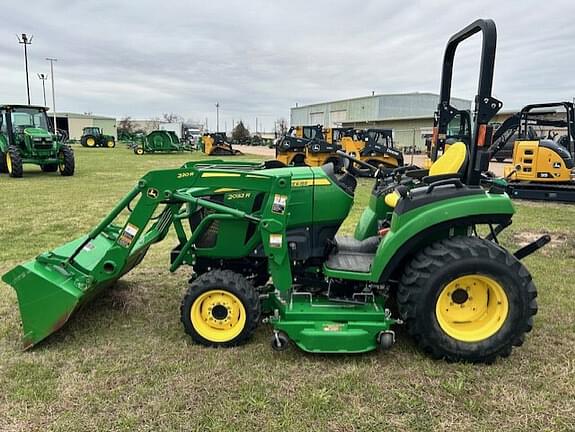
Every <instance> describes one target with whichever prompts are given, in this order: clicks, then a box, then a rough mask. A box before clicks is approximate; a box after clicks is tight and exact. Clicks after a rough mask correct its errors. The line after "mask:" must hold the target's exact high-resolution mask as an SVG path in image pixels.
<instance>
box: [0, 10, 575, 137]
mask: <svg viewBox="0 0 575 432" xmlns="http://www.w3.org/2000/svg"><path fill="white" fill-rule="evenodd" d="M511 3H513V4H511ZM1 13H2V16H3V20H2V26H1V27H0V77H1V80H0V95H1V97H0V99H1V100H0V102H22V103H23V102H25V101H26V87H25V78H24V60H23V52H22V46H21V45H18V41H17V39H16V34H17V33H23V32H26V33H28V34H29V35H34V39H33V42H32V45H31V46H30V47H29V61H30V86H31V93H32V103H36V104H41V103H42V86H41V82H40V80H39V79H38V77H37V73H39V72H43V73H47V72H48V71H49V65H48V63H47V62H46V61H45V60H44V58H45V57H48V56H51V57H57V58H58V59H60V60H59V61H58V63H57V64H56V95H57V100H56V106H57V108H58V111H73V112H93V113H95V114H103V115H114V116H118V117H122V116H126V115H129V116H131V117H133V118H149V117H156V116H160V115H161V113H163V112H176V113H179V114H181V115H182V116H184V117H185V118H187V119H194V120H202V121H203V120H204V119H205V118H206V117H207V118H208V119H209V124H210V126H211V127H213V126H215V116H216V114H215V111H216V109H215V103H216V102H219V103H220V105H221V108H220V113H221V115H220V119H221V120H220V124H221V125H222V128H223V124H224V122H226V123H227V125H228V128H230V127H231V122H232V119H234V120H236V121H237V120H238V119H240V118H242V119H243V120H244V121H245V122H246V123H248V124H249V125H250V127H251V128H252V129H253V127H254V125H255V118H256V117H258V118H259V119H260V121H263V123H264V126H265V127H266V129H268V130H269V129H271V128H272V127H273V122H274V120H275V119H277V118H279V117H285V118H289V108H290V107H292V106H294V105H295V104H296V103H299V104H300V105H302V104H307V103H313V102H321V101H326V100H334V99H341V98H348V97H357V96H363V95H369V94H371V92H372V91H375V92H376V93H401V92H413V91H430V92H438V90H439V78H440V65H441V58H442V56H443V49H444V46H445V42H446V41H447V39H448V38H449V36H450V35H451V34H453V33H454V32H456V31H457V30H459V29H460V28H461V27H463V26H465V25H467V24H468V23H470V22H471V21H473V20H475V19H476V18H480V17H483V18H493V19H494V20H495V22H496V24H497V27H498V35H499V38H498V49H497V59H496V70H495V84H494V95H495V96H496V97H498V98H499V99H501V100H503V102H504V109H511V108H519V107H521V106H523V105H525V104H527V103H534V102H543V101H552V100H562V99H567V100H571V99H572V98H573V97H574V96H575V73H574V70H575V50H574V49H573V45H574V42H575V25H574V22H573V19H574V17H575V2H574V1H572V0H565V1H552V0H547V1H544V2H542V1H541V0H538V1H516V2H511V1H508V2H504V1H501V0H499V1H489V0H483V1H481V2H478V1H474V2H454V1H433V2H432V1H418V2H415V1H388V0H373V1H368V0H362V1H334V0H331V1H309V0H308V1H299V0H289V1H284V0H276V1H272V0H244V1H217V0H212V1H169V0H153V1H151V0H139V1H132V2H128V1H123V2H122V1H111V0H81V1H71V0H41V1H40V0H38V1H31V0H29V1H26V2H23V1H11V2H4V3H3V5H2V12H1ZM474 39H475V40H474V41H469V42H468V43H466V44H465V45H463V46H462V49H461V50H460V51H458V54H457V57H456V71H455V74H454V91H453V93H452V94H453V95H454V96H457V97H464V98H472V97H473V95H474V93H475V90H476V85H477V84H476V80H477V64H478V59H479V56H478V49H479V43H478V42H479V38H474ZM47 91H48V98H49V99H50V92H49V89H47ZM49 105H51V104H50V103H49Z"/></svg>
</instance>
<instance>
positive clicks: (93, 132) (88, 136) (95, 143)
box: [80, 126, 116, 148]
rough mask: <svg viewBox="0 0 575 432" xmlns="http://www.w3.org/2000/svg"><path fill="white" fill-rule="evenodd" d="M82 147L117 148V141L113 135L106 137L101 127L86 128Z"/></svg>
mask: <svg viewBox="0 0 575 432" xmlns="http://www.w3.org/2000/svg"><path fill="white" fill-rule="evenodd" d="M80 144H82V147H107V148H114V147H116V139H115V138H114V137H113V136H112V135H104V133H103V131H102V129H100V128H99V127H94V126H90V127H85V128H84V129H82V137H81V138H80Z"/></svg>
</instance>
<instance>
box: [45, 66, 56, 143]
mask: <svg viewBox="0 0 575 432" xmlns="http://www.w3.org/2000/svg"><path fill="white" fill-rule="evenodd" d="M46 60H48V61H49V62H50V76H51V77H52V115H53V116H54V133H56V129H57V128H56V93H55V92H54V62H55V61H58V59H57V58H53V57H46Z"/></svg>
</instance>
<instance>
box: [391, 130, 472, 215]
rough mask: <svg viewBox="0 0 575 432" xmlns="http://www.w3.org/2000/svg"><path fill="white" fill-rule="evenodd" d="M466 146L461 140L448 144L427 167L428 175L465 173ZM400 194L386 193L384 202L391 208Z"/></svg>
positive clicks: (466, 160)
mask: <svg viewBox="0 0 575 432" xmlns="http://www.w3.org/2000/svg"><path fill="white" fill-rule="evenodd" d="M468 159H469V157H468V154H467V146H466V145H465V144H464V143H462V142H461V141H459V142H456V143H454V144H452V145H450V146H449V148H448V149H447V150H445V152H444V153H443V154H442V155H441V156H440V157H439V158H438V159H437V160H436V161H435V162H433V164H432V165H431V167H430V168H429V173H428V176H429V177H433V176H445V175H448V174H453V175H456V174H459V175H463V174H464V173H465V168H466V167H467V162H468ZM400 198H401V195H399V193H397V192H396V191H394V192H391V193H388V194H387V195H386V196H385V198H384V200H385V204H386V205H387V206H389V207H391V208H395V206H396V205H397V203H398V201H399V199H400Z"/></svg>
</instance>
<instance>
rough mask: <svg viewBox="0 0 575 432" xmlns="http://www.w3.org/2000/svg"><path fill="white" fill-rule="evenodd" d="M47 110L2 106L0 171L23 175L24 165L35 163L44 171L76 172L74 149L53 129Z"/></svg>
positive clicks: (70, 173) (42, 108)
mask: <svg viewBox="0 0 575 432" xmlns="http://www.w3.org/2000/svg"><path fill="white" fill-rule="evenodd" d="M46 110H47V109H46V108H45V107H41V106H32V105H0V173H8V174H9V175H10V177H22V175H23V174H24V164H35V165H40V168H41V169H42V171H44V172H55V171H58V170H59V171H60V174H62V175H63V176H71V175H73V174H74V152H73V151H72V149H71V148H70V146H68V145H66V144H64V143H62V142H60V141H59V140H58V137H57V135H55V134H53V133H52V132H50V122H49V120H48V116H47V114H46Z"/></svg>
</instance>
